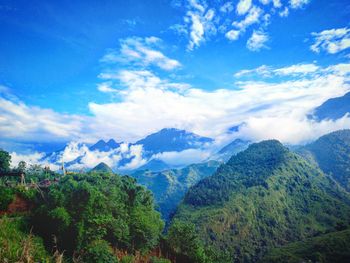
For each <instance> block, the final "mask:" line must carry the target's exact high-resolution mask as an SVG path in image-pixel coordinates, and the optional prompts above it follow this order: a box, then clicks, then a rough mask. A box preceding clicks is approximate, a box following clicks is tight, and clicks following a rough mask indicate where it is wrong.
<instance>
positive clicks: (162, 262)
mask: <svg viewBox="0 0 350 263" xmlns="http://www.w3.org/2000/svg"><path fill="white" fill-rule="evenodd" d="M151 263H171V261H170V260H169V259H166V258H156V257H152V258H151Z"/></svg>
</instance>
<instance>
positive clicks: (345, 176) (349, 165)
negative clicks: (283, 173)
mask: <svg viewBox="0 0 350 263" xmlns="http://www.w3.org/2000/svg"><path fill="white" fill-rule="evenodd" d="M299 153H300V154H301V155H303V156H304V157H306V159H307V160H309V161H310V162H312V163H315V164H317V165H318V166H319V167H320V168H321V169H322V170H323V171H324V172H325V173H327V174H329V175H330V176H332V177H333V178H334V179H335V180H336V181H337V182H338V183H339V184H340V185H342V186H343V187H344V188H345V189H346V190H347V191H350V130H340V131H336V132H332V133H329V134H326V135H324V136H322V137H320V138H319V139H318V140H316V141H315V142H313V143H311V144H309V145H307V146H305V147H302V148H301V149H299Z"/></svg>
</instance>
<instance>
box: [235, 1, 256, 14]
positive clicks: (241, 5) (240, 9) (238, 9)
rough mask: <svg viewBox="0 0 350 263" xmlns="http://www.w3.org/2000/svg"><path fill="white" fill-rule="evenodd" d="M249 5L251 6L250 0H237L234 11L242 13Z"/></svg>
mask: <svg viewBox="0 0 350 263" xmlns="http://www.w3.org/2000/svg"><path fill="white" fill-rule="evenodd" d="M251 6H252V0H239V2H238V4H237V7H236V12H237V14H239V15H244V14H245V13H247V12H248V10H249V9H250V7H251Z"/></svg>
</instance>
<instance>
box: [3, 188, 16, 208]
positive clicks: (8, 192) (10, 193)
mask: <svg viewBox="0 0 350 263" xmlns="http://www.w3.org/2000/svg"><path fill="white" fill-rule="evenodd" d="M14 198H15V193H14V190H13V189H11V188H8V187H5V186H1V185H0V211H1V210H6V209H7V207H8V206H9V204H10V203H11V202H12V201H13V199H14Z"/></svg>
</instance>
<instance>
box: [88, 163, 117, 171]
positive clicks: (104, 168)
mask: <svg viewBox="0 0 350 263" xmlns="http://www.w3.org/2000/svg"><path fill="white" fill-rule="evenodd" d="M90 172H101V173H113V170H112V169H111V167H109V166H108V165H107V164H105V163H104V162H102V163H99V164H98V165H96V166H95V167H94V168H92V169H91V170H90Z"/></svg>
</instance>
